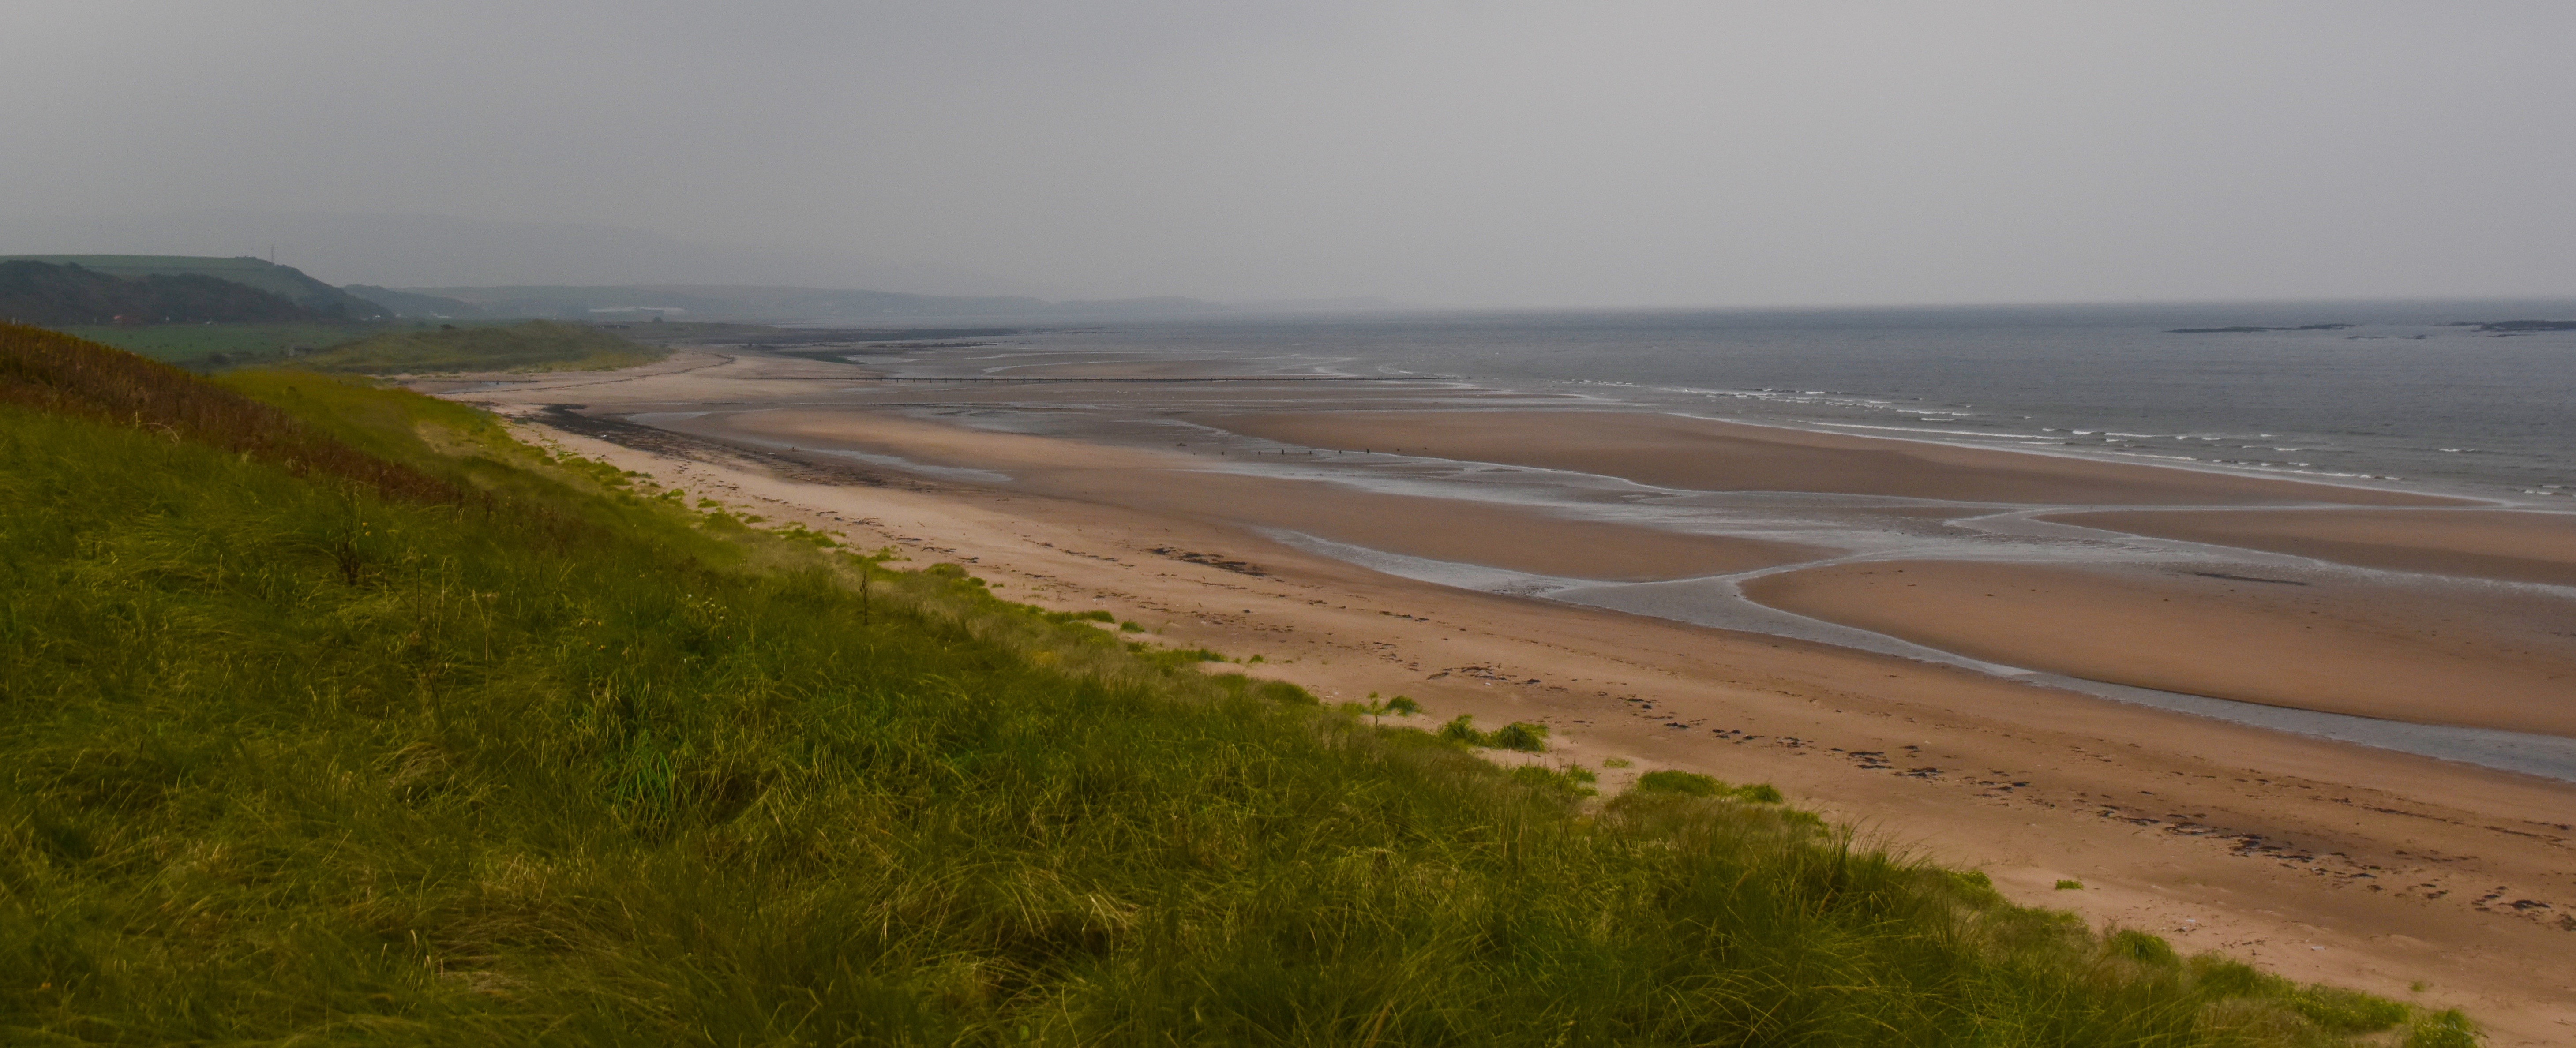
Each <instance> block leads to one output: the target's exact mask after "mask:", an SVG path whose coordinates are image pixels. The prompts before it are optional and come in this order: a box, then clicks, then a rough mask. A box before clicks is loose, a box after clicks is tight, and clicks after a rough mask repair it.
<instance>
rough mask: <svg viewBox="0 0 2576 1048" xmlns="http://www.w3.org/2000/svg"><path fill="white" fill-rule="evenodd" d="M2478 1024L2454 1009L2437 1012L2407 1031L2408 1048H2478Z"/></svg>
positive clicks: (2417, 1021)
mask: <svg viewBox="0 0 2576 1048" xmlns="http://www.w3.org/2000/svg"><path fill="white" fill-rule="evenodd" d="M2479 1040H2480V1038H2479V1037H2478V1024H2476V1023H2473V1022H2470V1021H2469V1017H2468V1016H2465V1015H2462V1014H2460V1010H2459V1009H2457V1008H2453V1009H2451V1010H2449V1011H2445V1012H2435V1013H2433V1014H2431V1015H2427V1016H2425V1017H2423V1018H2421V1019H2417V1020H2415V1024H2414V1025H2413V1026H2411V1027H2409V1028H2408V1029H2407V1031H2406V1048H2478V1041H2479Z"/></svg>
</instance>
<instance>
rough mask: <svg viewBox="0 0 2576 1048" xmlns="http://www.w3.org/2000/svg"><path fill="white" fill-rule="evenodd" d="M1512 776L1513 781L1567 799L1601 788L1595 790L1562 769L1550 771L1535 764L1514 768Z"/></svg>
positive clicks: (1587, 794)
mask: <svg viewBox="0 0 2576 1048" xmlns="http://www.w3.org/2000/svg"><path fill="white" fill-rule="evenodd" d="M1510 777H1511V780H1512V781H1513V782H1517V783H1520V784H1521V785H1524V786H1528V787H1531V788H1532V789H1535V790H1538V791H1539V792H1542V793H1547V794H1552V795H1554V796H1556V797H1557V798H1559V799H1561V800H1566V801H1573V800H1580V799H1582V798H1585V797H1589V796H1592V795H1593V794H1595V793H1599V792H1600V791H1599V790H1595V789H1593V788H1592V787H1591V786H1588V785H1586V784H1585V783H1584V781H1583V780H1581V779H1577V778H1575V777H1574V776H1573V775H1571V774H1568V773H1566V772H1562V771H1550V770H1548V769H1546V768H1541V767H1539V766H1537V765H1534V764H1524V765H1522V766H1520V767H1517V768H1514V769H1512V770H1511V772H1510Z"/></svg>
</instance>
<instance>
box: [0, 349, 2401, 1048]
mask: <svg viewBox="0 0 2576 1048" xmlns="http://www.w3.org/2000/svg"><path fill="white" fill-rule="evenodd" d="M0 334H5V332H0ZM317 381H318V380H316V379H314V378H313V377H311V376H302V377H294V376H248V377H245V378H244V379H243V380H242V381H241V382H240V383H239V388H242V389H245V390H249V391H251V392H253V393H254V394H256V395H258V396H260V397H263V398H266V399H270V400H273V401H276V402H278V403H282V404H285V405H287V406H288V407H289V408H290V409H291V410H293V411H294V412H296V413H298V414H300V415H306V416H311V417H313V418H314V420H315V428H316V429H317V430H318V431H322V432H328V433H336V434H340V435H341V437H342V438H344V439H347V440H348V441H350V442H351V443H353V444H355V445H357V446H360V447H362V448H364V449H365V450H367V451H369V452H371V453H373V454H377V455H383V456H387V457H393V458H400V459H402V460H403V461H402V464H403V465H404V467H406V468H408V469H411V470H416V471H418V472H420V473H422V474H425V475H429V476H434V477H438V478H441V479H442V480H443V481H445V482H448V483H453V484H457V485H463V486H468V487H471V488H473V489H474V490H476V491H479V492H483V493H485V494H484V495H483V496H481V497H479V498H470V499H448V500H444V501H442V500H437V499H431V498H424V497H405V493H404V492H403V491H397V492H396V495H395V496H394V497H388V496H387V495H385V494H384V493H383V490H382V489H381V488H380V487H379V486H377V485H374V484H369V483H364V482H361V481H352V480H348V479H344V478H342V477H340V476H336V475H332V474H328V473H323V472H317V471H314V470H310V469H307V470H305V471H303V472H302V473H300V474H299V473H298V472H294V471H291V470H290V469H288V468H284V467H282V466H280V465H277V464H275V463H272V462H270V461H268V460H266V459H264V458H262V457H261V456H260V455H259V454H256V453H253V452H249V451H239V450H221V449H217V448H214V447H209V446H206V445H204V444H201V443H198V442H195V441H192V440H187V439H180V438H175V437H173V436H172V435H170V434H169V433H167V432H165V431H162V430H158V429H154V428H151V427H150V426H143V427H140V428H138V427H137V426H135V425H131V424H125V425H119V424H111V423H107V422H102V421H99V420H96V419H89V418H73V417H66V416H62V415H59V414H54V413H50V412H45V411H40V410H35V409H31V408H27V407H23V406H16V405H7V404H0V589H5V591H6V593H7V594H8V596H9V599H8V600H7V602H6V609H5V611H0V1042H7V1043H12V1044H19V1043H23V1044H138V1045H139V1044H169V1043H205V1044H286V1043H296V1044H317V1043H334V1042H365V1043H371V1044H442V1043H452V1044H492V1043H505V1044H507V1043H529V1044H540V1043H542V1044H565V1045H588V1044H598V1045H612V1044H613V1045H626V1044H655V1045H661V1044H675V1045H724V1046H733V1045H773V1044H774V1045H806V1044H813V1045H826V1044H834V1045H837V1044H889V1045H948V1044H967V1045H1073V1044H1104V1045H1130V1044H1206V1045H1239V1044H1250V1045H1263V1044H1270V1045H1305V1044H1313V1045H1323V1044H1334V1045H1408V1044H1419V1045H1434V1044H1437V1045H1514V1044H1527V1045H1608V1044H1620V1045H1665V1044H1670V1045H1843V1044H1851V1045H1996V1046H2011V1045H2086V1046H2093V1045H2157V1046H2165V1045H2172V1046H2184V1045H2307V1044H2335V1043H2343V1042H2344V1039H2345V1038H2346V1036H2347V1035H2350V1034H2354V1033H2358V1032H2362V1031H2365V1030H2371V1029H2386V1028H2388V1027H2391V1026H2393V1025H2396V1024H2398V1023H2401V1022H2403V1021H2405V1014H2404V1010H2403V1008H2401V1007H2400V1006H2396V1005H2393V1004H2389V1003H2388V1002H2384V1001H2379V1000H2377V999H2374V998H2368V997H2364V996H2362V995H2358V994H2349V993H2342V992H2339V991H2334V990H2329V989H2324V988H2318V987H2300V986H2295V985H2292V984H2289V983H2286V982H2284V981H2281V980H2279V979H2275V978H2272V977H2269V976H2265V975H2262V974H2260V973H2258V972H2256V971H2254V970H2253V969H2250V968H2247V967H2245V966H2243V965H2240V964H2235V963H2232V962H2227V961H2223V960H2217V959H2213V958H2182V957H2177V956H2176V955H2175V954H2174V953H2173V951H2172V950H2171V949H2170V948H2169V947H2167V946H2166V945H2165V944H2164V943H2163V942H2162V941H2160V940H2157V939H2155V938H2154V937H2153V936H2148V935H2143V934H2139V933H2124V934H2122V935H2118V936H2111V937H2103V936H2096V935H2093V934H2090V933H2088V932H2087V931H2086V930H2085V929H2084V928H2083V927H2081V926H2080V924H2078V923H2077V922H2075V921H2074V920H2073V919H2072V918H2068V917H2064V916H2061V915H2054V914H2050V913H2046V912H2042V911H2037V910H2029V909H2021V908H2016V907H2012V906H2009V905H2006V904H2004V903H2003V902H2002V901H2001V900H2000V899H1999V898H1998V897H1996V896H1995V894H1994V893H1993V892H1992V891H1991V890H1990V889H1988V888H1987V887H1985V886H1984V884H1983V881H1982V879H1981V878H1978V877H1976V876H1974V875H1961V874H1955V873H1951V872H1946V871H1943V870H1940V869H1936V868H1932V867H1928V866H1925V865H1922V864H1919V863H1915V862H1911V861H1907V860H1904V859H1902V858H1899V857H1894V856H1890V855H1888V854H1885V853H1882V852H1879V851H1874V850H1870V849H1867V848H1862V847H1857V846H1855V845H1854V844H1853V842H1852V841H1851V840H1850V839H1849V838H1848V837H1847V836H1845V835H1843V834H1840V833H1837V832H1834V831H1831V830H1828V829H1825V828H1823V827H1821V826H1820V825H1819V824H1818V823H1817V822H1816V821H1815V820H1814V819H1813V818H1812V817H1806V816H1803V815H1800V814H1799V813H1795V812H1792V811H1788V810H1786V809H1783V808H1781V807H1780V806H1777V805H1772V804H1762V803H1753V802H1749V801H1745V800H1740V799H1736V798H1737V795H1736V794H1733V793H1719V794H1716V795H1711V796H1692V795H1691V791H1688V790H1682V791H1674V790H1650V791H1640V792H1631V793H1629V794H1627V795H1623V796H1620V797H1615V798H1610V799H1608V800H1606V801H1602V800H1586V799H1584V798H1583V796H1582V794H1583V793H1584V792H1585V791H1583V790H1582V789H1580V788H1578V786H1577V785H1576V784H1575V783H1574V782H1573V781H1572V780H1571V779H1569V778H1567V777H1565V776H1555V775H1547V774H1532V773H1531V772H1532V769H1522V770H1521V771H1520V772H1518V773H1515V774H1511V775H1507V774H1505V773H1504V772H1502V771H1500V770H1498V769H1496V768H1494V767H1492V766H1491V765H1489V764H1487V763H1486V762H1484V761H1482V760H1479V759H1478V758H1476V757H1475V756H1473V755H1472V754H1471V753H1470V752H1468V751H1467V750H1466V749H1464V748H1463V747H1461V746H1459V745H1457V744H1455V743H1449V742H1443V741H1441V740H1438V739H1436V738H1434V737H1433V736H1432V735H1430V734H1429V733H1426V732H1423V731H1418V730H1407V729H1397V728H1392V727H1390V728H1385V729H1379V728H1375V727H1372V726H1370V725H1369V724H1368V723H1367V722H1366V721H1365V720H1363V719H1362V718H1361V717H1359V716H1357V715H1355V714H1353V713H1350V712H1347V711H1335V710H1328V709H1325V708H1323V707H1321V706H1318V705H1316V704H1314V703H1313V702H1312V701H1311V700H1310V699H1308V698H1307V697H1306V696H1305V695H1304V694H1303V693H1302V692H1299V691H1298V690H1296V689H1294V688H1290V687H1287V686H1285V685H1275V684H1258V683H1254V682H1249V681H1246V680H1245V679H1244V678H1241V677H1210V676H1206V675H1202V674H1200V673H1199V672H1197V671H1196V670H1193V669H1185V668H1177V667H1176V666H1175V665H1174V664H1175V663H1176V662H1178V661H1180V660H1179V659H1177V658H1173V657H1160V658H1157V657H1151V656H1153V652H1152V650H1151V649H1144V650H1142V652H1141V653H1140V651H1139V648H1138V647H1131V646H1130V645H1127V644H1123V643H1121V642H1120V639H1119V635H1118V634H1116V633H1114V632H1112V631H1111V630H1110V629H1106V628H1102V627H1101V626H1100V625H1096V624H1093V623H1090V622H1087V621H1079V620H1076V619H1075V617H1074V616H1067V615H1061V614H1059V615H1054V616H1047V615H1043V614H1039V613H1036V612H1035V611H1034V610H1033V609H1026V608H1023V607H1020V606H1017V605H1012V604H1008V603H1006V602H1003V601H1001V600H999V599H997V598H994V597H992V596H990V595H989V594H988V593H986V592H985V591H984V590H983V589H981V588H980V587H979V586H978V585H976V584H975V583H974V582H973V581H972V580H969V579H966V578H964V577H963V573H962V572H957V571H953V570H950V571H943V572H940V573H935V574H934V573H927V572H925V573H904V572H890V571H886V570H883V569H881V568H875V567H872V566H870V565H869V564H868V562H866V561H864V560H862V559H861V558H856V557H852V556H850V555H848V554H845V553H841V552H837V551H827V550H822V549H818V548H815V547H814V546H812V545H809V544H802V543H794V542H789V541H786V540H781V539H774V538H768V537H765V536H762V535H758V534H755V533H752V532H748V531H746V530H744V529H743V527H742V526H741V524H740V523H739V522H736V521H734V520H732V519H731V518H714V517H705V516H698V515H694V514H692V513H690V512H689V511H687V510H686V509H684V508H682V507H681V506H680V505H679V504H680V503H681V501H682V498H681V497H678V496H674V497H669V498H656V497H653V496H654V494H655V493H653V492H650V491H645V490H639V489H640V488H643V487H644V485H642V484H640V483H637V482H634V481H632V480H631V478H624V477H618V476H617V475H616V473H615V471H613V470H604V469H601V468H598V467H595V466H591V465H588V464H582V463H578V462H566V461H560V460H553V459H551V458H549V457H547V456H545V455H543V454H541V453H538V452H535V451H533V450H530V449H526V448H522V447H519V446H517V445H514V444H510V443H508V442H507V441H506V439H504V438H501V437H499V436H498V435H497V432H496V431H493V430H491V429H490V428H489V426H488V425H487V424H482V423H479V422H478V421H477V420H475V419H474V418H473V417H472V416H471V415H470V414H469V413H465V412H463V411H462V409H457V408H454V407H453V406H450V405H443V404H436V403H434V402H430V401H425V400H421V399H419V398H413V397H409V396H407V395H403V394H396V393H390V392H378V391H370V390H365V389H361V388H357V387H351V386H346V385H340V384H336V383H334V384H329V385H316V384H315V383H316V382H317ZM290 386H293V387H295V388H294V391H293V392H292V393H290V392H289V391H288V387H290ZM368 434H373V436H372V437H368V436H367V435H368ZM406 490H407V489H406ZM863 577H864V578H865V579H866V582H865V584H864V586H863V585H862V584H861V582H860V580H861V579H862V578H863ZM1069 620H1070V621H1069ZM1139 647H1140V646H1139ZM1189 657H1192V658H1194V657H1195V656H1189ZM2443 1021H2445V1022H2447V1021H2448V1020H2447V1019H2445V1020H2443ZM2425 1029H2426V1030H2427V1031H2433V1030H2434V1026H2432V1025H2428V1026H2427V1027H2426V1028H2425Z"/></svg>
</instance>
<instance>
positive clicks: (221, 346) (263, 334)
mask: <svg viewBox="0 0 2576 1048" xmlns="http://www.w3.org/2000/svg"><path fill="white" fill-rule="evenodd" d="M60 330H61V331H63V332H65V333H67V334H70V335H74V336H77V337H80V338H85V339H90V340H92V341H96V342H103V343H106V344H108V345H111V346H115V347H116V348H118V349H122V350H125V351H127V352H131V353H139V354H141V355H143V356H147V357H150V358H152V359H154V360H158V361H162V362H165V363H170V364H182V365H189V366H195V367H224V366H228V365H232V364H239V363H247V362H255V361H272V360H281V359H284V358H285V357H286V356H287V355H288V354H289V352H290V351H292V352H295V353H306V352H311V351H314V350H319V349H327V348H329V347H332V346H336V345H340V344H342V343H345V342H355V341H357V340H359V339H362V338H365V337H367V336H368V335H371V334H374V333H376V332H379V331H382V330H384V328H383V326H382V325H376V324H321V323H294V324H148V325H143V326H139V327H115V326H106V325H94V326H76V327H66V328H61V329H60Z"/></svg>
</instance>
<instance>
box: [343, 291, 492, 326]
mask: <svg viewBox="0 0 2576 1048" xmlns="http://www.w3.org/2000/svg"><path fill="white" fill-rule="evenodd" d="M340 290H342V291H346V292H348V293H350V294H352V295H356V296H358V297H359V298H363V299H366V300H367V301H369V302H373V303H375V304H377V305H379V306H383V307H385V308H386V309H389V310H392V311H393V314H394V315H395V316H398V317H402V318H405V319H410V318H414V317H419V318H423V319H430V320H452V319H455V318H457V317H479V316H483V315H484V313H483V310H482V309H481V308H480V307H478V306H475V305H474V304H472V303H469V302H462V301H458V300H456V299H452V298H440V297H438V296H436V295H416V294H413V293H411V292H409V291H396V290H394V289H392V288H389V287H377V286H375V285H373V284H350V285H348V286H346V287H343V288H341V289H340Z"/></svg>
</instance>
